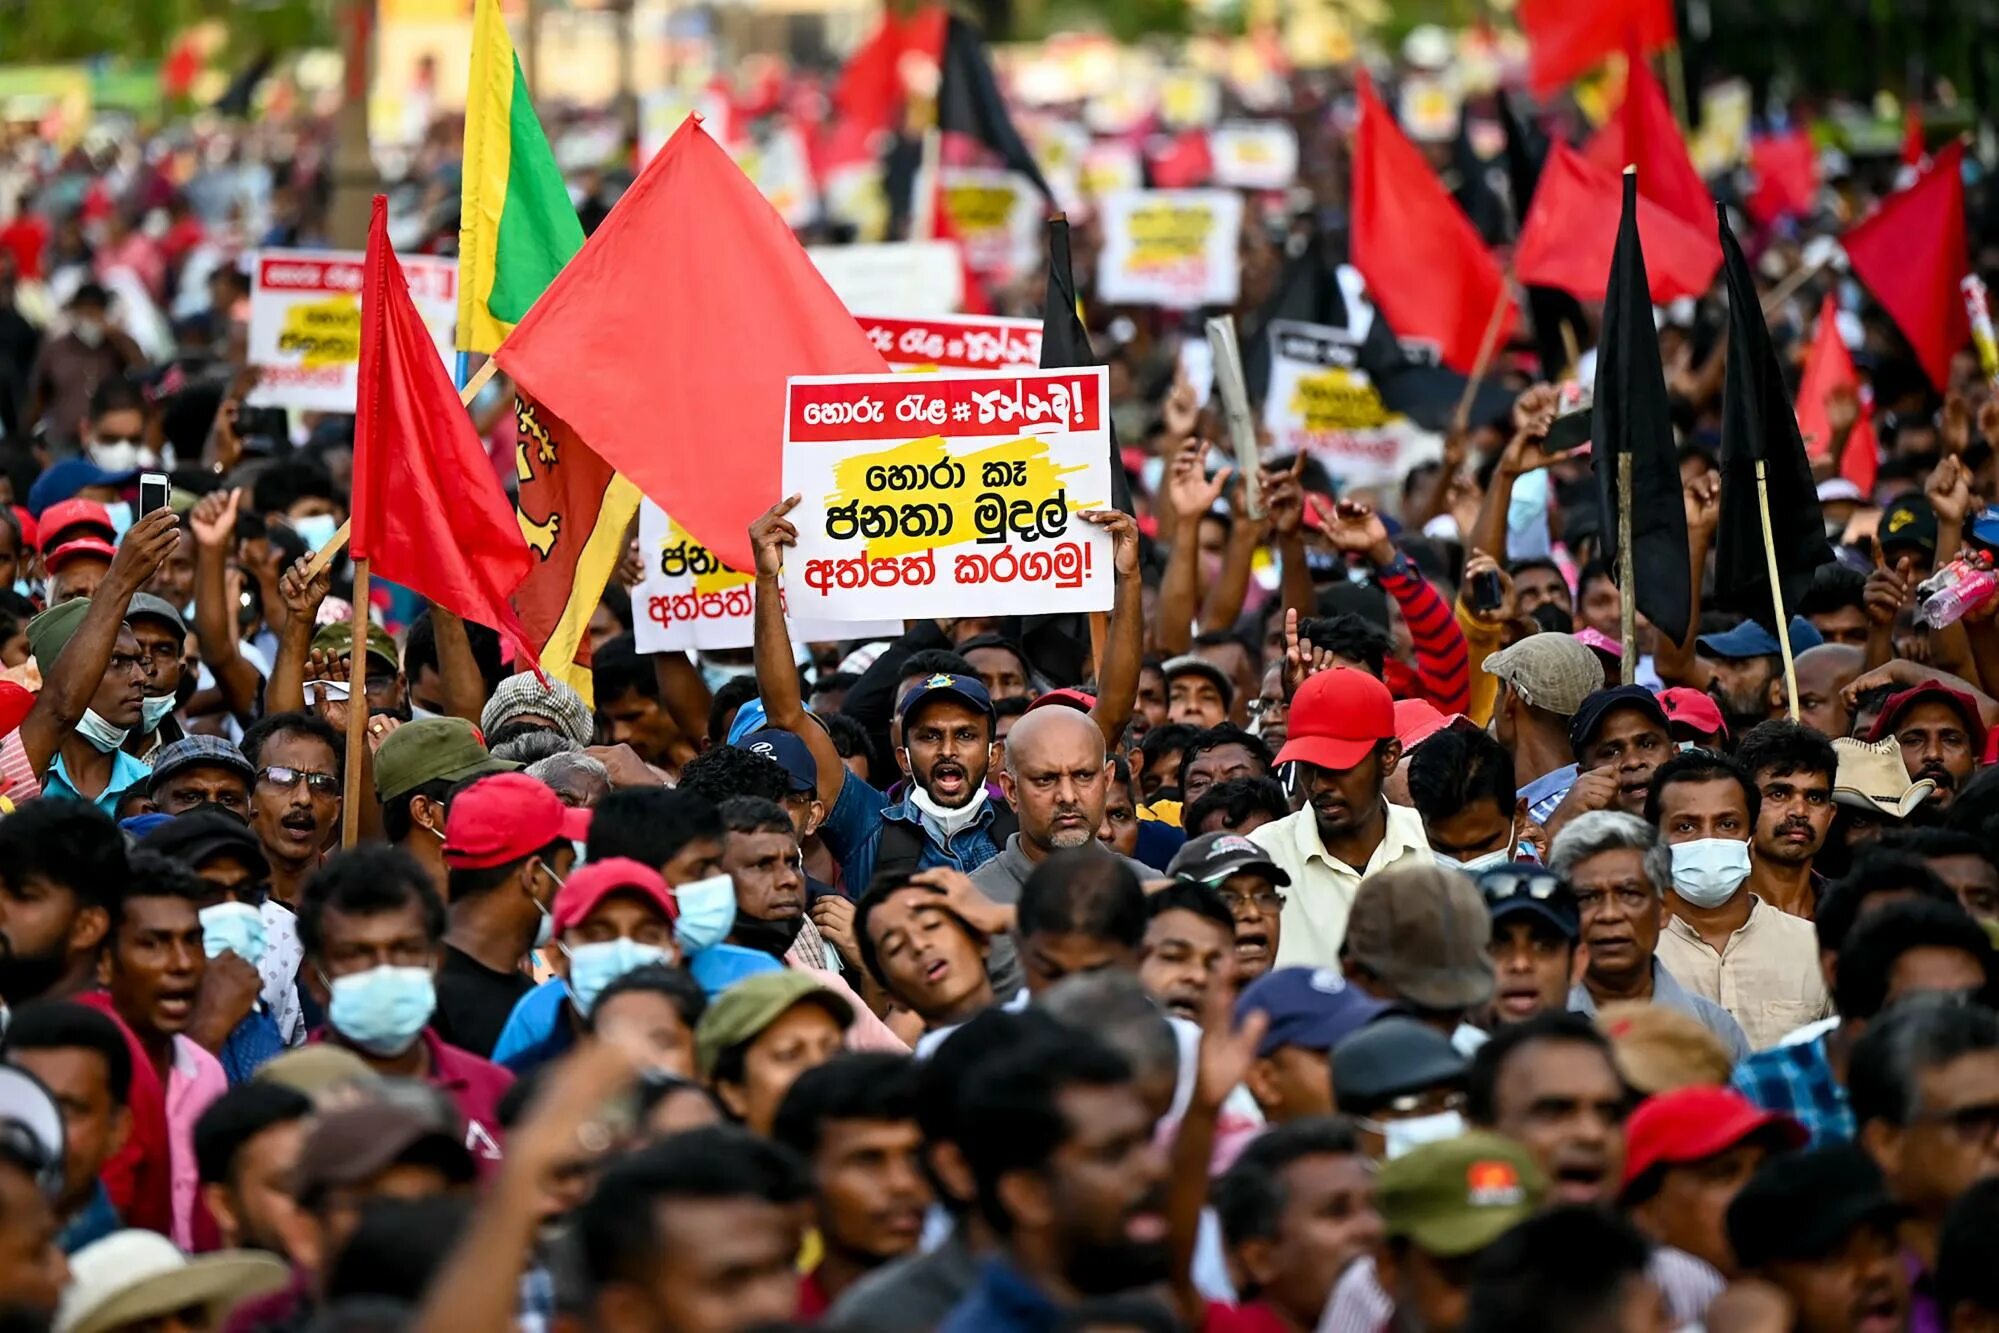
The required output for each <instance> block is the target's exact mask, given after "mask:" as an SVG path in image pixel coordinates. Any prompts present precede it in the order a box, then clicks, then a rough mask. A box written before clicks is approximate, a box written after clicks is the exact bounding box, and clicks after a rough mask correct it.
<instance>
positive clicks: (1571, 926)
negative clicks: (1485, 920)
mask: <svg viewBox="0 0 1999 1333" xmlns="http://www.w3.org/2000/svg"><path fill="white" fill-rule="evenodd" d="M1478 891H1479V893H1480V894H1482V895H1483V896H1484V898H1485V909H1486V911H1488V912H1490V913H1491V914H1492V924H1493V925H1494V926H1497V925H1499V924H1500V923H1501V922H1502V921H1510V920H1512V919H1514V918H1515V917H1523V916H1525V917H1533V918H1535V919H1536V920H1540V921H1545V922H1547V923H1548V924H1549V925H1550V926H1552V927H1554V928H1555V929H1556V930H1558V931H1560V932H1561V934H1562V937H1563V938H1564V939H1568V940H1575V939H1577V938H1580V937H1581V935H1582V933H1583V924H1582V910H1581V909H1580V908H1578V907H1577V906H1576V892H1575V890H1574V889H1572V888H1570V887H1569V883H1568V881H1567V880H1565V879H1563V878H1562V877H1561V876H1560V875H1557V874H1556V873H1555V872H1554V871H1552V870H1549V869H1548V868H1547V867H1546V866H1541V865H1536V864H1535V863H1534V862H1532V861H1515V862H1513V863H1512V864H1511V865H1503V866H1494V867H1493V868H1492V869H1490V870H1486V871H1483V872H1481V873H1480V874H1479V877H1478Z"/></svg>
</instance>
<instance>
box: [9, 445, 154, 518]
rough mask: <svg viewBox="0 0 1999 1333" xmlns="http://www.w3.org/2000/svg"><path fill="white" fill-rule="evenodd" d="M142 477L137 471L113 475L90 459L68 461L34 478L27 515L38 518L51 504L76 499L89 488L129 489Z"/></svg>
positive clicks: (29, 491)
mask: <svg viewBox="0 0 1999 1333" xmlns="http://www.w3.org/2000/svg"><path fill="white" fill-rule="evenodd" d="M138 475H139V470H138V469H137V468H131V469H128V470H127V471H124V472H110V471H107V470H106V469H104V468H101V467H99V466H97V464H95V463H93V462H91V461H90V460H89V459H87V458H65V459H64V460H63V461H62V462H60V463H57V464H55V465H53V466H52V467H50V468H49V469H48V470H47V471H45V472H43V473H42V475H41V476H39V477H36V478H35V484H34V485H32V486H30V487H29V488H28V512H29V513H30V514H33V515H34V516H35V517H36V518H40V517H41V516H42V511H43V510H44V509H47V508H48V507H49V506H50V505H52V504H58V503H60V502H61V501H64V500H67V499H69V498H71V497H72V496H74V495H75V494H76V493H77V492H78V491H80V490H82V489H83V488H84V487H86V486H129V485H131V484H132V482H133V480H134V479H135V478H137V477H138Z"/></svg>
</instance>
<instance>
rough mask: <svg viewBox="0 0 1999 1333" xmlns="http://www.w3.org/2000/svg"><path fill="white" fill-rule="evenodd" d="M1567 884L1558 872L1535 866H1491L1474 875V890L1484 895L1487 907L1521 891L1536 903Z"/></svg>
mask: <svg viewBox="0 0 1999 1333" xmlns="http://www.w3.org/2000/svg"><path fill="white" fill-rule="evenodd" d="M1567 887H1568V885H1567V884H1566V883H1565V882H1564V881H1563V879H1562V877H1561V876H1560V875H1557V874H1556V873H1555V872H1554V871H1552V870H1542V869H1540V868H1539V867H1535V868H1534V869H1531V870H1530V869H1526V868H1524V867H1519V866H1494V867H1493V868H1492V869H1490V870H1487V871H1485V872H1483V873H1482V874H1480V875H1479V877H1478V889H1479V892H1480V893H1483V894H1484V895H1485V901H1486V905H1487V906H1491V905H1493V904H1495V903H1503V902H1505V901H1506V900H1507V899H1508V898H1518V897H1521V896H1522V895H1523V894H1524V895H1525V896H1527V897H1529V898H1532V899H1533V900H1534V901H1535V902H1537V903H1544V902H1547V901H1548V900H1549V899H1550V898H1553V897H1554V896H1555V895H1556V894H1558V893H1561V892H1562V891H1563V890H1564V889H1566V888H1567Z"/></svg>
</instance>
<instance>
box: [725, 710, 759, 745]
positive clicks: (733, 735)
mask: <svg viewBox="0 0 1999 1333" xmlns="http://www.w3.org/2000/svg"><path fill="white" fill-rule="evenodd" d="M764 725H765V718H764V701H763V700H761V699H752V700H750V701H749V702H748V703H746V704H744V705H743V706H742V707H741V708H738V709H737V710H736V720H735V721H734V722H731V723H730V724H729V740H728V743H729V744H730V745H736V744H740V743H741V741H742V739H743V737H745V736H747V735H749V734H750V733H751V732H753V731H762V730H763V729H764Z"/></svg>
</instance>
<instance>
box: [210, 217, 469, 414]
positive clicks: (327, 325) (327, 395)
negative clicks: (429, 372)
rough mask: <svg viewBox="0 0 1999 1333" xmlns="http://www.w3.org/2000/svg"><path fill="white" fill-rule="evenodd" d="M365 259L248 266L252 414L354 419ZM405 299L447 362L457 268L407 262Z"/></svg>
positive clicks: (256, 258) (281, 254)
mask: <svg viewBox="0 0 1999 1333" xmlns="http://www.w3.org/2000/svg"><path fill="white" fill-rule="evenodd" d="M363 259H364V256H363V255H362V254H361V253H360V252H359V251H346V250H264V251H259V252H258V253H256V254H255V255H253V256H252V257H251V260H250V265H249V268H250V363H251V364H252V365H254V366H256V367H257V370H258V380H257V387H256V388H255V389H253V390H252V391H251V392H250V395H249V397H248V398H247V399H246V401H247V402H248V403H249V404H250V405H251V406H253V407H296V408H301V409H304V410H305V411H309V412H352V411H353V410H354V391H355V389H356V388H357V387H358V386H359V384H360V381H361V286H362V283H361V278H362V272H363ZM402 266H403V273H404V275H405V276H406V277H407V278H408V280H409V292H410V298H411V300H413V301H414V302H415V303H416V309H417V313H418V314H419V315H421V316H422V317H423V323H424V327H425V328H427V329H428V330H429V331H430V335H431V337H432V338H433V339H434V340H435V341H436V343H437V355H438V358H439V360H440V361H445V362H448V361H449V359H450V352H451V343H452V336H453V330H454V329H455V328H456V327H457V323H458V264H457V261H455V260H451V259H437V258H433V257H430V256H427V255H410V256H408V257H407V258H404V259H403V260H402Z"/></svg>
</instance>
